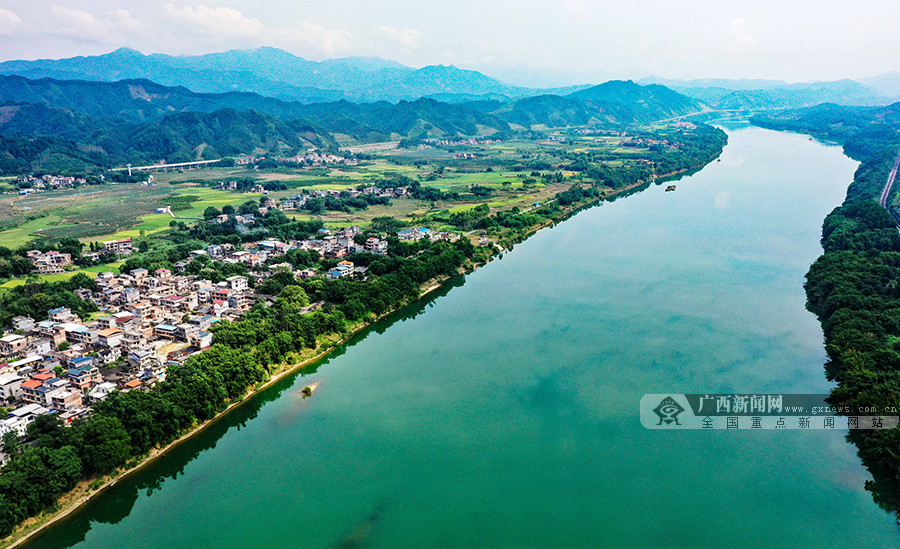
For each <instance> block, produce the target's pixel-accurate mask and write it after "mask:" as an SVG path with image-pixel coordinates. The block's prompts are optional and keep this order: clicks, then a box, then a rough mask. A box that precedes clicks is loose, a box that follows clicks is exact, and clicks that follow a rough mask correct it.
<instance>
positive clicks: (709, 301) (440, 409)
mask: <svg viewBox="0 0 900 549" xmlns="http://www.w3.org/2000/svg"><path fill="white" fill-rule="evenodd" d="M728 132H729V139H730V141H729V144H728V146H727V147H726V149H725V151H724V153H723V154H722V157H721V160H720V161H718V162H713V163H712V164H710V165H708V166H707V167H706V168H704V169H703V170H701V171H699V172H698V173H695V174H693V175H691V176H689V177H686V178H684V179H681V180H680V181H678V182H677V183H676V184H677V190H676V191H675V192H669V193H667V192H665V191H664V186H660V185H654V186H651V187H650V188H648V189H646V190H644V191H642V192H640V193H637V194H634V195H632V196H628V197H625V198H621V199H619V200H615V201H613V202H608V203H605V204H603V205H601V206H598V207H593V208H589V209H587V210H585V211H582V212H581V213H579V214H577V215H575V216H574V217H572V218H571V219H569V220H567V221H566V222H564V223H561V224H559V225H558V226H556V227H553V228H548V229H545V230H542V231H540V232H538V233H537V234H536V235H534V236H533V237H531V238H530V239H528V240H527V241H526V242H524V243H522V244H519V245H517V246H516V247H515V249H514V250H513V251H511V252H509V253H507V254H506V255H505V257H503V258H502V260H499V261H494V262H492V263H491V264H489V265H487V266H486V267H484V268H482V269H479V270H478V271H476V272H475V273H473V274H471V275H469V276H467V277H466V278H465V280H464V281H462V280H460V281H457V282H456V284H454V285H451V286H448V287H447V288H445V289H442V290H441V291H439V292H438V293H437V294H435V295H433V296H430V297H429V298H427V299H426V300H424V301H422V302H420V303H418V304H416V305H415V306H413V307H410V308H408V309H407V310H405V311H402V312H401V313H400V314H398V315H395V317H393V318H392V319H390V320H389V321H386V322H382V323H380V324H378V325H376V326H375V327H373V328H372V329H370V330H368V331H367V332H366V333H364V334H362V335H361V336H360V337H357V338H355V339H354V341H352V342H351V343H350V344H348V345H346V346H344V347H343V348H342V349H341V350H340V351H339V352H338V353H336V354H334V355H332V356H331V357H330V358H329V359H327V360H325V361H324V362H323V363H322V364H320V365H319V366H318V367H317V368H316V369H315V370H314V371H308V372H306V373H304V375H303V376H302V377H298V376H293V377H291V378H289V379H285V380H282V381H281V382H279V383H278V384H277V385H275V386H273V387H272V388H271V389H269V390H267V391H265V392H263V393H261V394H259V395H256V396H255V397H253V398H251V399H250V400H249V401H248V402H247V403H245V404H244V405H242V406H241V407H239V408H237V409H236V410H235V411H233V412H231V413H230V414H228V415H227V416H226V417H225V418H223V419H222V420H220V421H219V422H217V423H215V424H214V425H213V426H212V427H211V428H209V429H207V430H206V431H204V432H203V433H202V434H200V435H199V436H197V437H195V438H193V439H191V440H190V441H189V442H187V443H185V444H182V445H180V446H178V447H177V448H176V449H175V450H174V451H172V452H170V453H169V454H167V455H166V456H165V457H163V458H162V459H160V460H158V461H156V462H154V463H152V464H151V465H149V466H148V467H146V468H144V469H142V470H141V471H139V472H137V473H135V474H133V475H130V476H128V477H126V478H125V479H123V480H121V481H120V482H119V483H118V484H116V485H115V486H114V487H112V488H111V489H109V490H107V491H105V492H104V493H103V494H101V495H100V496H98V497H97V498H95V499H94V500H92V501H91V502H90V503H89V504H87V505H86V506H84V507H83V508H82V509H79V510H78V511H76V512H75V513H73V514H72V515H70V516H69V517H67V518H66V519H64V520H63V521H60V522H59V523H57V524H56V525H53V526H52V527H50V528H48V529H47V530H45V531H44V532H42V533H41V534H40V535H39V536H37V537H35V538H34V539H33V540H32V541H30V542H29V543H28V544H27V545H26V546H27V547H28V548H29V549H38V548H41V549H43V548H62V547H79V548H91V549H100V548H115V549H119V548H123V547H128V548H142V547H152V548H163V547H166V548H168V547H191V548H205V547H209V548H247V547H267V548H268V547H310V548H318V547H321V548H329V547H373V548H375V547H384V548H388V547H390V548H401V547H402V548H407V547H408V548H423V547H453V548H457V547H492V548H502V547H541V548H544V547H661V546H667V547H711V546H739V547H751V546H756V547H787V548H797V547H835V546H841V547H867V548H871V547H893V546H897V545H898V544H900V531H898V528H897V525H896V524H895V520H894V517H893V516H892V515H890V514H888V513H886V512H885V511H883V510H882V509H880V508H879V507H878V506H877V505H876V504H875V503H873V501H872V498H871V496H870V494H869V493H868V492H866V491H865V490H864V489H863V484H864V482H865V480H866V479H867V478H869V477H868V473H867V472H866V471H865V470H864V469H863V467H862V466H861V465H860V462H859V459H858V458H857V457H856V454H855V449H854V448H853V447H852V446H850V445H849V444H848V443H847V442H846V441H845V440H844V434H843V433H841V432H827V431H796V430H794V431H699V430H698V431H694V430H667V431H662V430H646V429H644V428H643V427H642V426H641V424H640V422H639V416H638V404H639V401H640V398H641V396H642V395H643V394H645V393H671V392H674V393H688V392H694V393H706V392H743V393H752V392H796V393H824V392H827V391H828V388H829V385H828V383H827V382H826V381H825V379H824V374H823V367H822V365H823V362H824V360H825V353H824V350H823V345H822V332H821V329H820V327H819V324H818V321H817V320H816V318H815V317H814V316H813V315H812V314H811V313H809V312H807V311H806V310H805V308H804V302H805V297H804V293H803V287H802V285H803V277H804V274H805V273H806V270H807V268H808V267H809V265H810V263H811V262H812V261H813V260H814V259H815V258H816V257H817V256H818V255H819V254H820V252H821V250H820V247H819V243H818V242H819V236H820V227H821V223H822V220H823V218H824V217H825V215H826V214H827V213H828V212H829V211H830V210H831V209H832V208H834V207H835V206H837V205H838V204H840V203H841V201H842V200H843V197H844V194H845V191H846V188H847V186H848V184H849V183H850V181H851V180H852V177H853V172H854V170H855V168H856V165H857V164H856V163H855V162H854V161H852V160H850V159H848V158H847V157H845V156H844V155H843V154H842V153H841V150H840V148H837V147H833V146H827V145H823V144H821V143H818V142H814V141H810V140H808V139H807V138H806V137H803V136H800V135H793V134H782V133H776V132H771V131H766V130H761V129H758V128H748V127H735V128H733V129H729V130H728ZM314 381H318V382H319V383H320V385H319V387H318V389H317V391H316V392H315V394H314V395H313V397H312V398H308V399H302V398H301V395H300V389H302V388H303V387H304V386H305V385H308V384H310V383H312V382H314Z"/></svg>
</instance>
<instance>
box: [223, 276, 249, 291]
mask: <svg viewBox="0 0 900 549" xmlns="http://www.w3.org/2000/svg"><path fill="white" fill-rule="evenodd" d="M225 280H226V281H227V282H228V287H229V288H231V289H232V290H234V291H235V292H245V291H247V290H248V289H249V288H250V284H249V281H248V280H247V277H246V276H229V277H228V278H226V279H225Z"/></svg>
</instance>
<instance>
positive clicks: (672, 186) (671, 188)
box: [666, 185, 675, 192]
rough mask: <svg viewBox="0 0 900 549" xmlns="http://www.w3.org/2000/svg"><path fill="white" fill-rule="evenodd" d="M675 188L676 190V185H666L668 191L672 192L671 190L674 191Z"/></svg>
mask: <svg viewBox="0 0 900 549" xmlns="http://www.w3.org/2000/svg"><path fill="white" fill-rule="evenodd" d="M674 190H675V185H669V186H668V187H666V192H670V191H674Z"/></svg>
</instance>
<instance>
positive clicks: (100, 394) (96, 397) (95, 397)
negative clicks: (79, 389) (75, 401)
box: [88, 381, 118, 403]
mask: <svg viewBox="0 0 900 549" xmlns="http://www.w3.org/2000/svg"><path fill="white" fill-rule="evenodd" d="M117 390H118V388H117V387H116V384H115V383H112V382H110V381H106V382H103V383H101V384H99V385H97V386H96V387H94V388H93V389H91V392H90V393H88V400H89V401H90V402H91V403H94V402H100V401H101V400H106V399H107V397H109V395H110V394H111V393H112V392H113V391H117Z"/></svg>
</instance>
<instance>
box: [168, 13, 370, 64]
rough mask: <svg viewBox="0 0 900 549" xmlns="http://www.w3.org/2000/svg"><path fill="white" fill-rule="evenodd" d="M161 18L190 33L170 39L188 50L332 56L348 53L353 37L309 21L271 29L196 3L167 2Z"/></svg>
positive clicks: (246, 17)
mask: <svg viewBox="0 0 900 549" xmlns="http://www.w3.org/2000/svg"><path fill="white" fill-rule="evenodd" d="M164 16H165V18H166V19H167V20H168V21H169V22H170V23H173V24H174V25H176V26H177V27H179V28H182V29H184V30H185V31H190V32H178V33H176V34H173V36H172V39H173V40H175V41H178V42H180V43H181V45H182V47H183V49H185V50H187V51H190V50H196V49H198V48H199V49H203V48H204V47H206V46H214V47H221V46H225V47H255V46H261V45H267V46H277V47H284V48H287V49H299V50H302V51H303V52H310V53H315V54H323V55H328V56H331V55H335V54H336V53H343V52H347V51H349V50H350V42H351V38H352V37H351V35H350V33H349V32H347V31H345V30H337V29H329V28H325V27H323V26H321V25H317V24H315V23H311V22H309V21H300V22H299V23H298V24H296V25H293V26H290V27H286V28H277V27H275V28H273V27H269V26H267V25H265V24H264V23H263V22H262V21H260V20H259V19H256V18H254V17H248V16H246V15H244V14H243V13H241V12H240V11H238V10H236V9H234V8H228V7H221V6H219V7H209V6H206V5H203V4H199V5H196V6H184V7H182V8H176V7H175V5H174V4H172V3H167V4H166V5H165V6H164Z"/></svg>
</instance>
